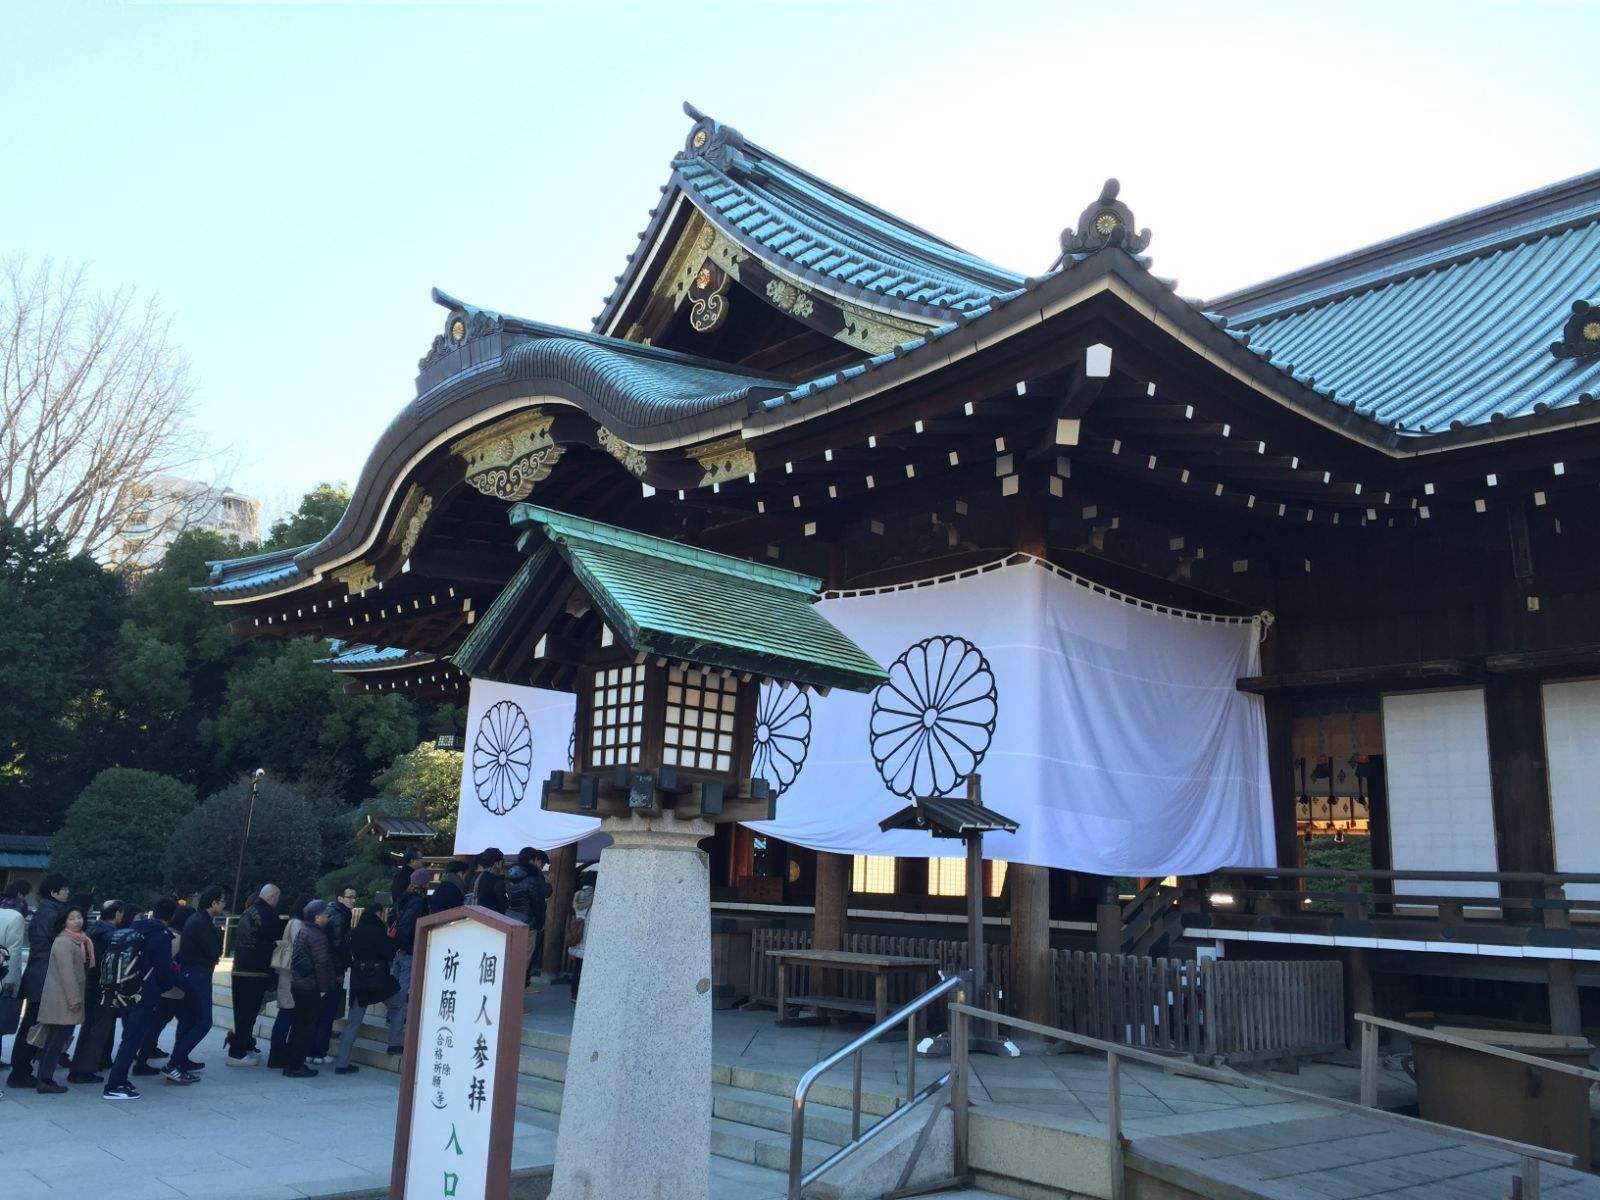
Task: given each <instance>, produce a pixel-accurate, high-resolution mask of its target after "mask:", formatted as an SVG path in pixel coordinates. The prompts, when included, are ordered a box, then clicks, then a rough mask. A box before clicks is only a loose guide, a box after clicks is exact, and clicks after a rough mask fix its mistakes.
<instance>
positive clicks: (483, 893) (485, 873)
mask: <svg viewBox="0 0 1600 1200" xmlns="http://www.w3.org/2000/svg"><path fill="white" fill-rule="evenodd" d="M472 895H473V896H474V897H475V898H476V900H477V904H478V907H480V908H487V909H488V910H489V911H490V912H497V913H500V914H501V915H504V914H505V911H506V856H505V855H504V854H501V853H500V851H498V850H493V849H491V850H485V851H484V852H483V853H482V854H480V855H478V875H477V878H476V879H475V880H474V881H473V884H472Z"/></svg>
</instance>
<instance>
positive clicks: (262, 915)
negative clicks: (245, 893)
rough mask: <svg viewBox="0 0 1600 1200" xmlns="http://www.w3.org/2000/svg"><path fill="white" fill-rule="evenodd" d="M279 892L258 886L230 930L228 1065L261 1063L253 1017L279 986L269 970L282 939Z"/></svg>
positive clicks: (254, 1018) (273, 885)
mask: <svg viewBox="0 0 1600 1200" xmlns="http://www.w3.org/2000/svg"><path fill="white" fill-rule="evenodd" d="M282 895H283V893H282V891H281V890H280V889H279V888H278V887H277V885H275V884H271V883H265V884H262V885H261V891H260V892H258V893H257V894H256V898H255V899H254V900H252V901H251V902H250V903H249V905H248V906H246V908H245V910H244V912H243V913H241V914H240V915H239V924H238V925H237V926H235V927H234V931H233V978H232V982H233V1032H232V1033H230V1034H229V1035H228V1065H229V1066H230V1067H253V1066H256V1065H257V1064H258V1063H260V1061H261V1051H260V1047H259V1046H257V1044H256V1018H257V1017H259V1016H260V1015H261V1009H262V1006H263V1005H265V1004H266V1002H267V996H268V995H270V994H271V993H272V992H273V991H274V990H275V989H276V988H277V986H278V974H277V972H276V971H274V970H273V969H272V951H273V950H274V949H275V948H276V947H277V944H278V939H279V938H281V937H282V936H283V918H282V917H280V916H279V915H278V901H279V900H280V899H282Z"/></svg>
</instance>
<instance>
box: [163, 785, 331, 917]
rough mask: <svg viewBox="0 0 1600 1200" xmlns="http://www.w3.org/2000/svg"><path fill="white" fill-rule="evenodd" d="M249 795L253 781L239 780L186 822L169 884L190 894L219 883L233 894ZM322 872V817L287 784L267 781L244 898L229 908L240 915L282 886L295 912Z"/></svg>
mask: <svg viewBox="0 0 1600 1200" xmlns="http://www.w3.org/2000/svg"><path fill="white" fill-rule="evenodd" d="M249 796H250V782H249V780H247V779H240V780H239V781H238V782H237V783H235V784H233V785H231V786H230V787H226V788H224V789H223V790H222V791H220V792H218V793H217V794H216V795H214V796H212V797H210V798H209V799H208V800H206V801H205V802H204V803H203V804H201V805H200V806H199V807H198V808H196V809H195V810H194V811H193V812H191V813H190V814H189V815H188V816H187V817H185V818H184V819H183V820H182V821H181V822H180V823H179V825H178V828H177V831H176V832H175V833H174V834H173V836H172V842H171V845H170V846H169V847H168V850H167V878H168V880H169V882H170V883H171V884H172V886H173V887H174V888H175V889H177V890H178V891H179V892H181V893H184V894H187V893H189V892H192V891H195V890H196V889H198V888H202V887H205V886H206V885H207V884H213V883H216V884H221V885H222V886H223V887H224V888H229V889H231V888H232V887H233V873H234V869H235V867H236V866H237V864H238V858H239V843H240V840H241V838H242V837H243V834H244V822H245V811H246V806H247V803H248V801H249ZM321 870H322V836H321V834H320V832H319V831H318V828H317V814H316V811H315V810H314V809H313V807H312V806H311V804H310V803H308V802H307V800H306V799H305V797H304V796H302V795H301V794H300V793H299V792H298V791H296V790H295V789H294V788H292V787H290V786H289V785H288V784H284V783H278V782H276V781H274V780H272V779H270V778H269V779H263V780H262V781H261V788H260V791H259V792H258V794H257V796H256V805H255V814H254V817H253V819H252V820H251V823H250V841H249V843H248V844H247V846H246V849H245V856H244V876H243V879H242V882H241V884H240V887H239V891H240V895H239V896H232V895H230V896H229V897H228V904H229V907H230V908H238V907H239V906H240V903H239V902H240V901H241V900H242V899H248V898H249V897H251V896H253V895H255V893H256V892H257V891H258V890H259V889H260V887H261V885H262V884H264V883H275V884H277V885H278V887H280V888H281V889H283V894H284V897H285V899H286V900H288V901H289V902H290V904H291V907H289V908H285V909H284V910H283V911H285V912H292V911H295V910H296V908H297V907H298V905H299V904H300V903H302V902H304V901H305V900H307V899H309V898H310V896H311V892H312V887H313V885H314V884H315V883H316V881H317V876H318V875H319V874H320V873H321Z"/></svg>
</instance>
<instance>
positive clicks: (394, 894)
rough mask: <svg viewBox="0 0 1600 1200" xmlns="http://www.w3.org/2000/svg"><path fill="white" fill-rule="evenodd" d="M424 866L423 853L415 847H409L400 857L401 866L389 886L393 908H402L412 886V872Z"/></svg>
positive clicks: (395, 871)
mask: <svg viewBox="0 0 1600 1200" xmlns="http://www.w3.org/2000/svg"><path fill="white" fill-rule="evenodd" d="M421 865H422V851H420V850H418V849H417V848H416V847H415V846H407V847H406V849H405V852H404V853H402V854H401V855H400V865H399V866H398V867H396V868H395V869H394V881H393V882H392V883H390V884H389V904H390V906H391V907H393V908H399V907H400V901H401V900H402V899H404V897H405V894H406V889H407V888H408V887H410V886H411V872H413V871H415V870H416V869H417V868H418V867H420V866H421Z"/></svg>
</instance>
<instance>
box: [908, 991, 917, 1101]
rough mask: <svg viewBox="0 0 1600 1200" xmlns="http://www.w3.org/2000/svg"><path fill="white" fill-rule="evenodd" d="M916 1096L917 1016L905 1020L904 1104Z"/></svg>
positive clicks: (913, 1014) (912, 1015)
mask: <svg viewBox="0 0 1600 1200" xmlns="http://www.w3.org/2000/svg"><path fill="white" fill-rule="evenodd" d="M916 1094H917V1014H916V1013H912V1014H911V1015H910V1016H909V1017H907V1018H906V1103H907V1104H910V1103H911V1097H913V1096H915V1095H916Z"/></svg>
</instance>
